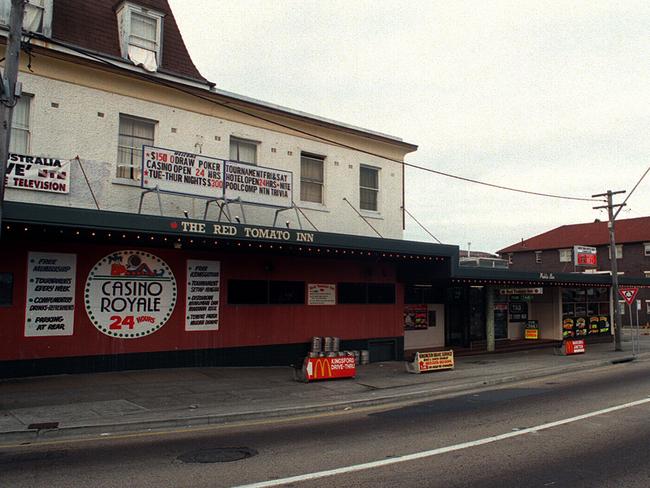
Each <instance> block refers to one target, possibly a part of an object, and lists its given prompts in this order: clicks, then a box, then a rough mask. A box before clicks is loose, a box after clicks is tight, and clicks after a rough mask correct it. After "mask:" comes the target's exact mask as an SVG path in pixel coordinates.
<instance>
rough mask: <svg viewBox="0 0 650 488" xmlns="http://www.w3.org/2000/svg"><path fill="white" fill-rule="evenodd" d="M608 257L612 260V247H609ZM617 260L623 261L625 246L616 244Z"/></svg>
mask: <svg viewBox="0 0 650 488" xmlns="http://www.w3.org/2000/svg"><path fill="white" fill-rule="evenodd" d="M607 256H608V257H609V259H612V246H607ZM616 259H623V244H616Z"/></svg>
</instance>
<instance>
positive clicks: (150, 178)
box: [141, 146, 293, 207]
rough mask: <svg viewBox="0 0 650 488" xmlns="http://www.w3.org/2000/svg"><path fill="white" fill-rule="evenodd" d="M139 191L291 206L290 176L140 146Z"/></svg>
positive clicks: (283, 173)
mask: <svg viewBox="0 0 650 488" xmlns="http://www.w3.org/2000/svg"><path fill="white" fill-rule="evenodd" d="M141 186H142V188H145V189H148V190H153V189H155V188H158V190H159V191H162V192H167V193H176V194H181V195H188V196H194V197H202V198H215V199H216V198H227V199H237V198H240V199H241V201H242V202H244V203H255V204H258V205H269V206H273V207H291V205H292V202H293V173H291V172H290V171H283V170H279V169H274V168H265V167H262V166H256V165H251V164H245V163H238V162H235V161H226V160H223V159H217V158H211V157H208V156H203V155H202V154H193V153H186V152H182V151H174V150H171V149H163V148H159V147H153V146H143V151H142V182H141Z"/></svg>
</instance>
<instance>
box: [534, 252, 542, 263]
mask: <svg viewBox="0 0 650 488" xmlns="http://www.w3.org/2000/svg"><path fill="white" fill-rule="evenodd" d="M535 262H536V263H537V264H540V263H541V262H542V251H535Z"/></svg>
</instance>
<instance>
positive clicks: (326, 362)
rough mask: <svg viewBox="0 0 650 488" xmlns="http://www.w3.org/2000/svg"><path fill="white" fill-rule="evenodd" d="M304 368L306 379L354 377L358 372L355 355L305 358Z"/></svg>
mask: <svg viewBox="0 0 650 488" xmlns="http://www.w3.org/2000/svg"><path fill="white" fill-rule="evenodd" d="M302 370H303V373H304V378H305V380H306V381H314V380H331V379H335V378H354V376H355V375H356V372H357V369H356V365H355V362H354V356H338V357H333V358H305V362H304V364H303V367H302Z"/></svg>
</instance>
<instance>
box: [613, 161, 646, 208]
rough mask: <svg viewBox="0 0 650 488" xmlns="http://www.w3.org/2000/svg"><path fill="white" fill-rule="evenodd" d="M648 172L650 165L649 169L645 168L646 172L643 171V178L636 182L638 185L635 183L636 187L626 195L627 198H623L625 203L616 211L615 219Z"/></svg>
mask: <svg viewBox="0 0 650 488" xmlns="http://www.w3.org/2000/svg"><path fill="white" fill-rule="evenodd" d="M648 172H650V166H648V169H646V170H645V173H643V175H642V176H641V178H639V181H637V182H636V185H634V188H632V190H631V191H630V193H628V194H627V196H626V197H625V200H623V203H622V204H621V206H620V207H619V208H618V210H617V211H616V213H615V214H614V219H615V218H616V217H618V214H619V213H621V210H623V206H624V205H625V204H626V203H627V201H628V200H629V199H630V197H631V196H632V193H634V190H636V188H637V187H638V186H639V185H640V184H641V182H642V181H643V178H645V177H646V175H647V174H648Z"/></svg>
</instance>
